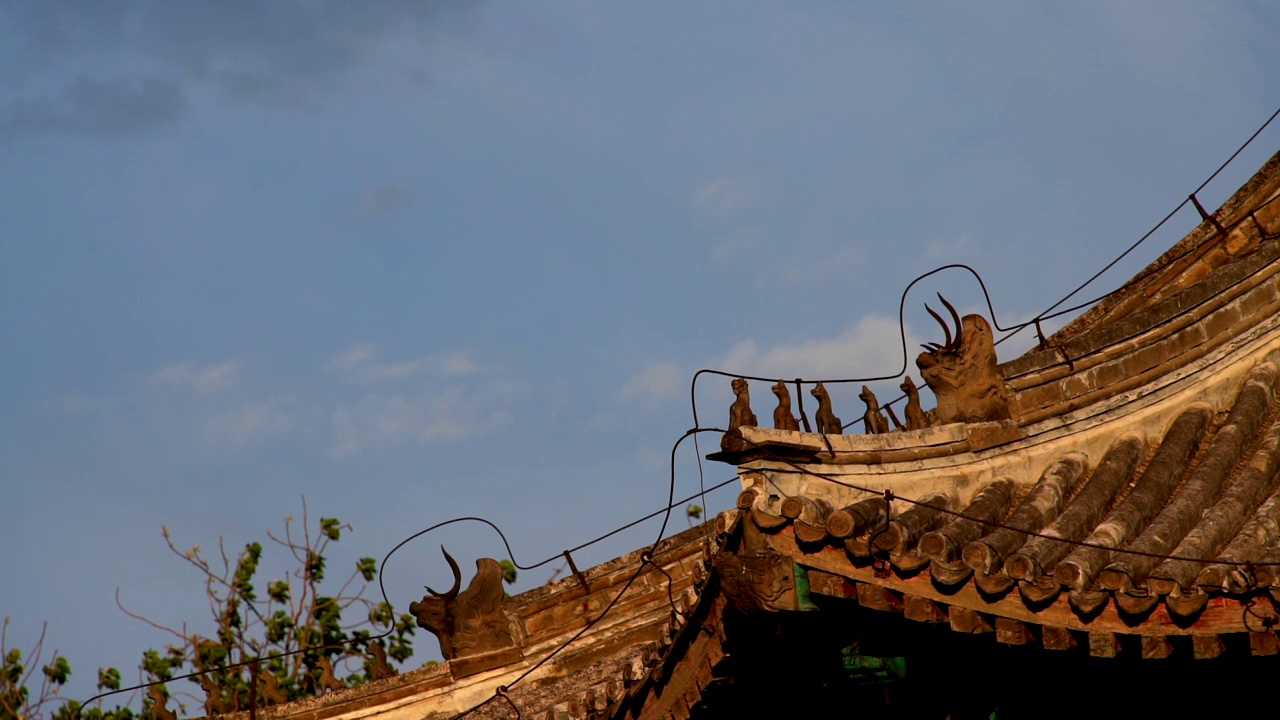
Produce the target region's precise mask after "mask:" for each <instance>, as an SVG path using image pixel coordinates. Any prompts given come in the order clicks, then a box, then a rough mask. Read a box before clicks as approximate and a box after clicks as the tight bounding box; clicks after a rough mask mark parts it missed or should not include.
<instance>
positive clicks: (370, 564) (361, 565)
mask: <svg viewBox="0 0 1280 720" xmlns="http://www.w3.org/2000/svg"><path fill="white" fill-rule="evenodd" d="M356 569H357V570H359V571H360V576H361V577H363V578H364V581H365V582H373V579H374V578H375V577H377V576H378V561H377V560H374V559H373V558H371V557H363V558H360V559H359V560H357V561H356Z"/></svg>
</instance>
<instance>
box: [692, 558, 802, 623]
mask: <svg viewBox="0 0 1280 720" xmlns="http://www.w3.org/2000/svg"><path fill="white" fill-rule="evenodd" d="M711 564H712V565H713V566H714V567H715V569H716V572H717V573H719V576H720V588H721V589H722V590H723V591H724V594H725V597H727V598H729V602H731V603H732V604H733V606H734V607H736V608H737V609H738V610H740V611H742V612H744V613H750V612H755V611H758V610H764V611H767V612H776V611H778V610H795V609H796V603H795V587H796V579H795V573H794V571H793V570H792V567H791V560H790V559H789V558H787V557H786V556H784V555H780V554H779V553H776V552H772V551H765V552H758V553H744V554H742V555H735V554H734V553H731V552H724V551H721V552H719V553H716V556H715V557H714V558H712V560H711Z"/></svg>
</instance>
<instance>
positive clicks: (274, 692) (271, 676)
mask: <svg viewBox="0 0 1280 720" xmlns="http://www.w3.org/2000/svg"><path fill="white" fill-rule="evenodd" d="M258 677H259V680H260V683H259V684H260V685H261V686H262V687H260V688H259V689H258V695H259V696H260V697H261V698H262V701H263V704H265V705H276V704H278V703H282V702H284V701H285V700H287V699H288V698H286V697H285V694H284V691H283V690H281V689H280V680H279V679H278V678H277V677H276V676H275V673H273V672H271V671H270V670H266V671H264V672H263V673H262V674H261V675H259V676H258Z"/></svg>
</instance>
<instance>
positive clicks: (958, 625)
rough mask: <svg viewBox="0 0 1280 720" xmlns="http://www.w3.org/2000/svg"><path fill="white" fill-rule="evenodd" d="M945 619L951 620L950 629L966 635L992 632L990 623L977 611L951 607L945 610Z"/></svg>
mask: <svg viewBox="0 0 1280 720" xmlns="http://www.w3.org/2000/svg"><path fill="white" fill-rule="evenodd" d="M947 617H948V619H949V620H951V629H952V630H954V631H956V632H960V633H965V634H968V635H980V634H982V633H989V632H991V631H992V630H993V628H992V627H991V623H989V622H987V619H986V618H984V617H983V616H982V613H980V612H978V611H977V610H970V609H969V608H964V607H959V606H956V605H952V606H950V607H948V608H947Z"/></svg>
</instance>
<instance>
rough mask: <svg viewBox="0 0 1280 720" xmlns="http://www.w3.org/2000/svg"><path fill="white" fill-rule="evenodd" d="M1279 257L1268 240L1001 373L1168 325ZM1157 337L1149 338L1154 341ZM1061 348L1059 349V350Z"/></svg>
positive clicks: (1221, 298) (1220, 298)
mask: <svg viewBox="0 0 1280 720" xmlns="http://www.w3.org/2000/svg"><path fill="white" fill-rule="evenodd" d="M1277 258H1280V241H1276V240H1271V241H1266V242H1263V243H1261V244H1259V246H1258V248H1257V249H1255V250H1254V251H1253V252H1251V253H1249V254H1248V255H1245V256H1243V257H1241V258H1239V259H1238V260H1235V261H1232V262H1231V263H1228V264H1226V265H1223V266H1222V267H1220V268H1218V269H1217V270H1215V271H1213V272H1212V273H1210V274H1209V275H1208V276H1207V277H1205V278H1204V279H1203V280H1201V281H1200V282H1197V283H1196V284H1194V285H1192V286H1191V287H1188V288H1186V289H1185V290H1182V291H1181V292H1178V293H1177V294H1175V295H1173V296H1172V297H1170V298H1168V299H1167V300H1163V301H1161V302H1159V303H1157V304H1156V305H1155V306H1154V307H1151V308H1148V309H1146V310H1142V311H1139V312H1137V313H1134V314H1133V315H1130V316H1129V317H1127V318H1124V319H1123V320H1120V321H1117V322H1114V323H1111V324H1109V325H1105V326H1103V327H1101V328H1098V329H1097V330H1094V331H1091V332H1088V333H1085V334H1083V335H1080V336H1078V337H1075V338H1072V339H1070V340H1067V341H1066V342H1063V343H1061V344H1059V345H1055V346H1054V347H1053V348H1050V349H1047V350H1032V351H1031V352H1028V353H1026V354H1025V355H1023V356H1021V357H1019V358H1016V359H1014V360H1010V361H1009V362H1006V363H1001V364H1000V374H1001V375H1002V376H1003V377H1004V378H1005V380H1007V381H1010V380H1014V379H1017V378H1020V377H1024V376H1028V375H1032V374H1034V373H1037V372H1041V371H1044V370H1048V369H1050V368H1053V367H1056V366H1060V365H1063V364H1064V360H1063V353H1064V352H1065V353H1066V355H1067V356H1068V357H1070V358H1071V359H1072V360H1073V361H1078V360H1080V359H1082V358H1084V357H1087V356H1089V355H1092V354H1095V353H1098V352H1101V351H1105V350H1106V348H1107V347H1109V346H1112V345H1116V344H1119V343H1122V342H1124V341H1125V340H1129V339H1131V338H1134V337H1137V336H1138V335H1141V334H1143V333H1145V332H1149V331H1151V330H1153V329H1156V328H1158V327H1159V326H1161V325H1164V324H1168V323H1170V321H1172V320H1174V319H1175V318H1177V317H1178V316H1180V315H1183V314H1186V313H1189V312H1191V311H1193V310H1195V309H1196V308H1197V307H1199V306H1201V305H1204V304H1206V303H1209V302H1214V301H1217V302H1220V303H1225V302H1228V301H1229V300H1230V297H1229V296H1228V293H1229V291H1231V290H1233V289H1234V290H1236V291H1237V292H1235V293H1230V295H1232V296H1233V295H1238V294H1241V293H1244V292H1246V291H1247V290H1248V289H1249V287H1247V285H1248V283H1247V282H1246V281H1247V280H1248V279H1249V278H1251V277H1252V276H1254V275H1256V274H1258V273H1259V272H1260V271H1261V270H1263V269H1265V268H1267V266H1269V265H1271V264H1272V263H1274V262H1275V261H1276V260H1277ZM1155 339H1158V338H1152V340H1155ZM1059 348H1060V349H1059Z"/></svg>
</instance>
